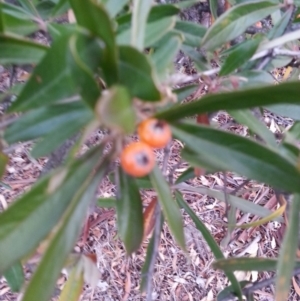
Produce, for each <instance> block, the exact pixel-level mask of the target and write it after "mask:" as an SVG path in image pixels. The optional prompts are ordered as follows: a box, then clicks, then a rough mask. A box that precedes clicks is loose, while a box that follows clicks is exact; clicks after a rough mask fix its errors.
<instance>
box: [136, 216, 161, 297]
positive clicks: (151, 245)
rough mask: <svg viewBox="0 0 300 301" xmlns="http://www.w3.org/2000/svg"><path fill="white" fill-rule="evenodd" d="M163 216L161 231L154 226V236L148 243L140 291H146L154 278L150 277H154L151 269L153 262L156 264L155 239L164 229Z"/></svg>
mask: <svg viewBox="0 0 300 301" xmlns="http://www.w3.org/2000/svg"><path fill="white" fill-rule="evenodd" d="M163 222H164V219H163V216H162V217H161V224H160V229H159V233H157V232H156V231H157V229H156V228H154V231H153V234H152V237H151V239H150V242H149V244H148V248H147V254H146V258H145V261H144V264H143V267H142V272H141V285H140V291H141V292H142V293H143V292H146V291H147V284H148V281H152V279H151V280H150V279H149V278H150V277H152V275H151V274H150V273H149V269H150V267H151V264H154V263H153V262H151V261H152V259H153V253H154V252H155V251H156V250H154V239H155V237H160V233H161V230H162V226H163Z"/></svg>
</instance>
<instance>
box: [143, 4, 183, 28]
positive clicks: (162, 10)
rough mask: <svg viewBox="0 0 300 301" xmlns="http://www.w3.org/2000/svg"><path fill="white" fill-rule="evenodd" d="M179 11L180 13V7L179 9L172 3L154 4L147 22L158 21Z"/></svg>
mask: <svg viewBox="0 0 300 301" xmlns="http://www.w3.org/2000/svg"><path fill="white" fill-rule="evenodd" d="M179 13H180V9H178V8H177V7H176V6H175V5H171V4H160V5H153V6H152V7H151V10H150V13H149V16H148V20H147V23H151V22H154V21H158V20H160V19H163V18H166V17H172V16H176V15H178V14H179Z"/></svg>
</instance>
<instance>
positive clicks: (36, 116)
mask: <svg viewBox="0 0 300 301" xmlns="http://www.w3.org/2000/svg"><path fill="white" fill-rule="evenodd" d="M92 118H93V112H92V111H90V110H89V109H88V108H87V107H86V105H85V104H84V103H82V102H73V103H69V104H57V105H51V106H47V107H43V108H38V109H36V110H32V111H30V112H28V113H26V114H24V115H22V116H21V117H20V118H19V119H17V120H16V121H15V122H14V123H13V124H12V125H10V126H9V127H8V128H7V129H6V131H5V135H4V138H5V140H6V141H7V142H8V143H9V144H12V143H16V142H18V141H27V140H33V139H36V138H40V137H44V136H48V138H50V136H51V135H58V136H60V135H61V132H64V133H70V135H72V132H73V130H72V129H74V130H78V128H80V127H83V126H84V125H86V124H87V123H88V122H89V121H91V120H92ZM63 136H64V137H67V136H68V135H67V136H65V135H63ZM55 140H56V141H57V142H58V143H61V142H62V141H63V140H60V138H59V137H57V138H56V139H55Z"/></svg>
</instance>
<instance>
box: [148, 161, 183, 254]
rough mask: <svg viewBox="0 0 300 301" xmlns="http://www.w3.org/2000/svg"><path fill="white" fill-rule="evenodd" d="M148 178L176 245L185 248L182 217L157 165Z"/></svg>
mask: <svg viewBox="0 0 300 301" xmlns="http://www.w3.org/2000/svg"><path fill="white" fill-rule="evenodd" d="M150 180H151V182H152V185H153V188H154V189H155V190H156V192H157V194H158V201H159V202H160V204H161V207H162V211H163V214H164V217H165V218H166V220H167V223H168V225H169V228H170V231H171V233H172V234H173V236H174V238H175V240H176V242H177V243H178V245H179V246H180V247H181V248H182V249H183V250H185V239H184V233H183V222H182V217H181V214H180V211H179V208H178V205H177V204H176V202H175V201H174V200H173V197H172V194H171V190H170V187H169V185H168V183H167V182H166V180H165V178H164V177H163V175H162V173H161V171H160V170H159V168H158V167H157V166H156V167H155V168H154V170H153V172H152V173H151V174H150Z"/></svg>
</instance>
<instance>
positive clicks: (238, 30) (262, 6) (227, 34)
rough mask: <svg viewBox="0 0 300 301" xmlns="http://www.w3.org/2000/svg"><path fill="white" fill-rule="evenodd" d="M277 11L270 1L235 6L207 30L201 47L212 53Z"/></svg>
mask: <svg viewBox="0 0 300 301" xmlns="http://www.w3.org/2000/svg"><path fill="white" fill-rule="evenodd" d="M278 9H279V6H278V4H277V3H274V2H271V1H249V2H246V3H242V4H239V5H236V6H234V7H232V8H231V9H229V10H227V11H226V12H225V13H224V14H223V15H221V16H220V17H219V18H218V19H217V20H216V22H215V23H214V24H213V25H212V26H211V27H210V28H209V29H208V31H207V33H206V35H205V36H204V38H203V39H202V47H204V48H205V49H206V50H209V51H213V50H215V49H216V48H217V47H220V46H222V45H223V44H225V43H226V42H229V41H230V40H232V39H234V38H236V37H238V36H239V35H241V34H242V33H243V32H244V31H245V30H246V29H247V27H249V26H250V25H253V24H254V23H256V22H258V21H260V20H261V19H263V18H265V17H267V16H268V15H270V14H271V13H272V12H274V11H276V10H278Z"/></svg>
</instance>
